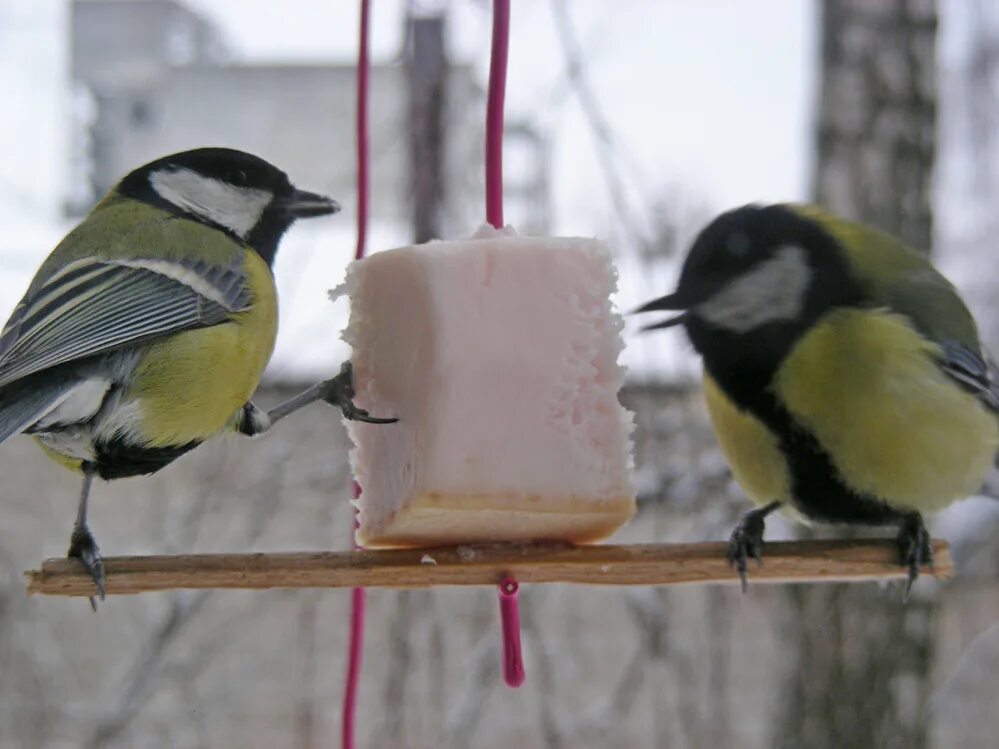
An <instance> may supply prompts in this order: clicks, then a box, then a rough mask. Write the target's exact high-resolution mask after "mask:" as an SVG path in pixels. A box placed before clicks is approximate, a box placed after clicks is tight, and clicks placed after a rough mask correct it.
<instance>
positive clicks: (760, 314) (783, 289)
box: [694, 245, 812, 333]
mask: <svg viewBox="0 0 999 749" xmlns="http://www.w3.org/2000/svg"><path fill="white" fill-rule="evenodd" d="M811 278H812V271H811V270H810V269H809V267H808V262H807V261H806V259H805V251H804V250H803V249H802V248H800V247H796V246H795V245H787V246H785V247H781V248H780V249H779V250H777V252H775V253H774V256H773V257H772V258H770V259H769V260H766V261H765V262H763V263H761V264H760V265H758V266H757V267H755V268H753V269H752V270H750V271H749V272H748V273H745V274H744V275H742V276H739V277H738V278H736V279H735V280H733V281H732V282H731V283H729V284H728V286H726V287H724V288H723V289H722V290H721V291H719V292H718V293H717V294H715V295H714V296H713V297H711V298H710V299H708V300H707V301H706V302H702V303H701V304H699V305H698V306H697V307H695V308H694V312H695V313H696V314H697V315H699V316H700V317H701V318H703V319H704V320H706V321H707V322H709V323H711V324H712V325H714V326H715V327H718V328H723V329H724V330H729V331H731V332H733V333H746V332H748V331H750V330H753V329H754V328H758V327H760V326H761V325H766V324H767V323H773V322H782V321H788V320H794V319H795V318H797V317H798V315H800V314H801V310H802V307H803V306H804V303H805V294H806V292H807V291H808V285H809V283H810V282H811Z"/></svg>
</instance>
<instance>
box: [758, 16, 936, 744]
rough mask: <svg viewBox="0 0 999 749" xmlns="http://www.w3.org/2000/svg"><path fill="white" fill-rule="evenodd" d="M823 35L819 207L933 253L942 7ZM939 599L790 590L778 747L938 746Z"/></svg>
mask: <svg viewBox="0 0 999 749" xmlns="http://www.w3.org/2000/svg"><path fill="white" fill-rule="evenodd" d="M821 23H822V60H821V66H822V68H821V86H822V95H821V103H820V110H819V114H818V121H817V128H816V130H817V132H816V165H815V175H814V182H813V190H814V193H815V199H816V201H817V202H818V203H820V204H822V205H824V206H825V207H827V208H829V209H831V210H832V211H834V212H835V213H838V214H840V215H843V216H845V217H847V218H851V219H855V220H858V221H862V222H864V223H867V224H871V225H873V226H877V227H879V228H881V229H884V230H886V231H888V232H890V233H892V234H894V235H896V236H898V237H900V238H902V239H903V240H905V241H906V242H907V243H908V244H910V245H911V246H912V247H914V248H916V249H918V250H920V251H923V252H929V250H930V247H931V242H932V228H933V221H932V211H931V207H930V186H931V178H932V171H933V162H934V156H935V148H936V83H937V82H936V77H937V73H936V50H935V41H936V30H937V10H936V3H935V2H934V1H933V0H891V1H890V2H889V1H888V0H885V1H884V2H868V1H866V0H824V2H823V4H822V15H821ZM821 532H822V533H823V534H827V531H826V530H823V531H821ZM930 587H931V586H930V583H928V582H925V581H917V583H916V586H915V591H914V595H913V599H912V600H910V601H909V602H908V603H904V602H903V601H902V590H901V587H900V586H898V585H895V586H891V587H888V588H881V587H879V586H877V585H874V584H870V585H836V586H809V587H804V586H801V587H792V588H789V589H788V591H787V593H786V597H785V601H786V605H785V606H783V607H782V611H781V612H780V615H781V616H783V617H786V618H785V621H784V625H785V632H786V638H785V641H786V643H787V647H788V650H789V653H790V657H789V660H788V662H789V672H788V676H787V681H786V682H785V686H784V690H785V692H784V697H783V699H782V700H781V704H782V705H783V708H782V712H783V714H782V716H781V718H780V720H779V721H778V725H777V731H776V735H775V737H774V740H773V742H772V745H773V746H779V747H787V748H788V749H790V748H791V747H803V746H807V747H809V748H810V749H823V748H825V747H828V748H829V749H834V748H837V749H838V748H839V747H899V748H902V747H904V748H905V749H920V748H921V747H926V746H927V745H928V737H929V727H928V725H927V721H926V714H927V710H926V700H927V699H928V697H929V695H930V688H931V682H930V679H931V670H932V666H933V661H934V657H933V656H934V643H935V637H936V624H937V618H936V613H937V605H936V598H935V596H934V595H933V594H932V592H931V591H930Z"/></svg>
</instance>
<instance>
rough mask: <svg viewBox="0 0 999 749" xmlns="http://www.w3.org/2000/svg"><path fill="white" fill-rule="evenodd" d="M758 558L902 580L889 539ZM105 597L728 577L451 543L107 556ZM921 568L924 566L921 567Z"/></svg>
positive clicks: (718, 564) (64, 573) (81, 592)
mask: <svg viewBox="0 0 999 749" xmlns="http://www.w3.org/2000/svg"><path fill="white" fill-rule="evenodd" d="M933 549H934V554H935V556H936V564H935V570H934V572H933V573H932V574H935V575H936V576H937V577H948V576H950V575H951V574H952V573H953V562H952V561H951V558H950V552H949V549H948V546H947V543H946V542H945V541H934V542H933ZM763 561H764V563H763V566H762V567H759V568H757V567H756V565H755V564H753V563H751V567H750V581H751V582H770V583H774V582H844V581H853V580H874V579H885V578H901V577H904V576H905V574H906V572H905V570H904V569H903V568H902V567H901V566H900V565H899V564H898V550H897V547H896V546H895V545H894V543H892V542H891V541H787V542H776V543H768V544H767V545H766V548H765V550H764V560H763ZM104 569H105V572H106V575H107V592H108V594H109V595H117V594H125V593H143V592H146V591H156V590H173V589H176V588H243V589H263V588H347V587H355V586H360V587H366V588H371V587H387V588H418V587H427V586H432V585H495V584H496V583H498V582H499V581H500V580H501V579H502V578H503V577H504V576H505V575H508V574H512V575H513V576H514V577H516V579H517V580H518V581H519V582H521V583H584V584H590V585H679V584H683V583H734V582H737V577H736V575H735V574H734V573H733V572H732V570H731V569H729V566H728V563H727V562H726V560H725V544H724V543H697V544H637V545H631V546H610V545H608V546H579V547H575V546H568V545H550V544H530V545H511V544H502V545H500V544H495V545H488V546H457V547H447V548H438V549H392V550H385V551H320V552H293V553H282V554H192V555H180V556H148V557H108V558H107V559H105V560H104ZM926 571H927V572H929V570H926ZM25 575H26V577H27V578H28V592H29V593H42V594H45V595H66V596H91V595H94V584H93V583H92V582H91V580H90V578H89V577H88V576H87V575H86V573H84V571H83V569H82V567H81V566H80V565H79V563H78V562H76V561H75V560H71V559H48V560H46V561H45V562H44V563H43V564H42V568H41V569H40V570H31V571H29V572H26V573H25Z"/></svg>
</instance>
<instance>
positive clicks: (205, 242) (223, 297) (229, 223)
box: [0, 148, 393, 603]
mask: <svg viewBox="0 0 999 749" xmlns="http://www.w3.org/2000/svg"><path fill="white" fill-rule="evenodd" d="M338 210H340V206H339V205H338V204H337V203H336V202H335V201H334V200H331V199H330V198H327V197H324V196H322V195H317V194H315V193H311V192H305V191H304V190H299V189H297V188H295V187H294V186H293V185H292V184H291V182H290V181H289V180H288V177H287V175H286V174H285V173H284V172H282V171H281V170H280V169H278V168H277V167H275V166H273V165H271V164H269V163H268V162H266V161H264V160H263V159H260V158H257V157H256V156H252V155H250V154H248V153H243V152H241V151H235V150H231V149H226V148H200V149H197V150H194V151H185V152H183V153H177V154H174V155H172V156H166V157H164V158H161V159H157V160H156V161H153V162H151V163H149V164H146V165H145V166H142V167H139V168H138V169H136V170H135V171H133V172H132V173H130V174H129V175H127V176H126V177H125V178H124V179H122V180H121V182H119V183H118V184H117V185H116V186H115V187H114V188H113V189H112V190H111V192H110V193H109V194H108V195H107V196H106V197H105V198H104V199H103V200H101V201H100V202H99V203H98V204H97V205H96V206H95V207H94V209H93V210H92V211H91V212H90V214H89V215H88V216H87V217H86V219H85V220H84V221H83V222H82V223H81V224H79V226H77V227H76V228H75V229H73V230H72V231H71V232H70V233H69V234H68V235H66V237H65V238H64V239H63V240H62V241H61V242H60V243H59V245H58V246H57V247H56V248H55V250H53V252H52V254H51V255H49V257H48V258H47V259H46V260H45V262H44V263H43V264H42V266H41V268H40V269H39V270H38V272H37V274H36V275H35V277H34V280H32V282H31V285H30V286H29V287H28V291H27V293H26V294H25V295H24V298H23V299H22V300H21V302H20V303H19V304H18V305H17V307H16V308H15V309H14V312H13V314H12V315H11V318H10V320H9V321H8V322H7V325H6V326H5V328H4V329H3V332H2V333H0V442H2V441H4V440H6V439H7V438H8V437H10V436H11V435H12V434H15V433H17V432H26V433H28V434H30V435H32V436H33V437H34V438H35V439H36V440H37V441H38V443H39V444H40V445H41V447H42V449H43V450H45V452H46V453H48V454H49V455H50V456H51V457H52V458H54V459H55V460H56V461H57V462H58V463H61V464H62V465H64V466H67V467H69V468H71V469H73V470H75V471H79V472H81V473H82V474H83V488H82V491H81V493H80V499H79V509H78V513H77V518H76V523H75V524H74V526H73V531H72V535H71V539H70V547H69V556H70V557H75V558H78V559H79V560H80V561H81V562H82V563H83V565H84V566H85V567H86V569H87V571H88V572H89V574H90V575H91V577H92V578H93V580H94V583H95V585H96V587H97V591H98V593H99V594H100V595H101V597H102V598H103V596H104V569H103V563H102V561H101V556H100V553H99V551H98V547H97V544H96V542H95V541H94V537H93V535H92V534H91V532H90V530H89V528H88V526H87V501H88V497H89V494H90V487H91V484H92V482H93V479H94V477H95V476H99V477H101V478H103V479H108V480H110V479H117V478H123V477H126V476H135V475H138V474H149V473H153V472H155V471H158V470H159V469H161V468H163V467H164V466H166V465H167V464H168V463H171V462H172V461H174V460H176V459H177V458H178V457H180V456H181V455H183V454H184V453H186V452H188V451H189V450H191V449H193V448H195V447H197V446H198V445H199V444H201V443H202V442H204V441H205V440H207V439H209V438H211V437H213V436H215V435H217V434H219V433H221V432H223V431H226V430H235V431H238V432H241V433H243V434H247V435H254V434H258V433H260V432H263V431H266V430H267V429H268V428H269V427H270V426H271V425H272V424H273V423H274V422H276V421H277V420H278V419H280V418H282V417H284V416H286V415H288V414H289V413H291V412H292V411H295V410H297V409H298V408H301V407H302V406H304V405H306V404H307V403H310V402H312V401H315V400H325V401H327V402H329V403H332V404H335V405H339V406H340V407H341V408H342V409H343V412H344V415H345V416H346V417H347V418H355V419H361V420H365V421H374V422H378V423H382V422H388V421H393V419H375V418H372V417H370V416H369V415H368V414H367V412H365V411H363V410H362V409H357V408H355V407H354V406H353V403H352V396H353V391H352V385H351V377H350V374H351V373H350V367H349V362H348V363H347V364H345V365H344V367H343V368H342V369H341V371H340V374H338V375H337V376H336V377H334V378H333V379H331V380H327V381H325V382H322V383H319V384H318V385H316V386H315V387H313V388H311V389H310V390H308V391H306V392H305V393H303V394H302V395H300V396H298V397H297V398H294V399H292V400H291V401H289V402H288V403H285V404H282V405H280V406H278V407H277V408H276V409H274V410H273V411H271V412H269V413H265V412H263V411H261V410H260V409H258V408H257V407H256V406H254V405H253V403H252V402H251V401H250V396H251V395H252V394H253V392H254V390H256V388H257V384H258V383H259V381H260V376H261V374H262V372H263V370H264V367H265V365H266V364H267V361H268V359H269V358H270V356H271V352H272V350H273V347H274V339H275V336H276V333H277V296H276V292H275V287H274V277H273V275H272V272H271V265H272V263H273V261H274V254H275V252H276V251H277V247H278V242H279V241H280V239H281V236H282V235H283V234H284V232H285V230H287V229H288V227H289V226H291V224H292V223H293V222H294V221H295V220H296V219H298V218H307V217H312V216H325V215H327V214H332V213H336V212H337V211H338ZM91 603H93V599H91Z"/></svg>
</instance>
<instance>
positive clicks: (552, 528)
mask: <svg viewBox="0 0 999 749" xmlns="http://www.w3.org/2000/svg"><path fill="white" fill-rule="evenodd" d="M634 514H635V499H634V497H630V496H628V497H619V498H614V499H603V500H599V501H593V500H581V499H578V498H575V497H552V496H545V497H544V498H542V497H537V496H533V497H530V496H528V497H508V496H496V495H492V496H468V495H444V496H442V495H440V494H436V493H434V494H422V495H420V496H418V497H416V498H415V499H413V500H412V501H411V502H410V503H409V504H407V505H406V506H405V507H404V508H403V509H402V510H400V511H398V512H396V513H395V514H394V515H392V516H391V517H390V518H389V519H388V521H387V522H386V523H385V525H384V527H382V528H379V529H377V531H373V532H371V533H370V535H369V534H367V533H363V532H362V533H360V534H359V535H358V538H357V540H358V543H360V544H361V545H363V546H366V547H368V548H391V547H400V546H444V545H449V544H453V543H455V540H456V539H460V540H461V542H462V543H486V542H490V543H492V542H530V541H568V542H572V543H593V542H595V541H600V540H602V539H605V538H607V537H608V536H610V535H611V534H612V533H614V531H616V530H617V529H618V528H620V527H621V526H622V525H624V524H625V523H627V522H628V521H629V520H630V519H631V517H632V516H633V515H634Z"/></svg>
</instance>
